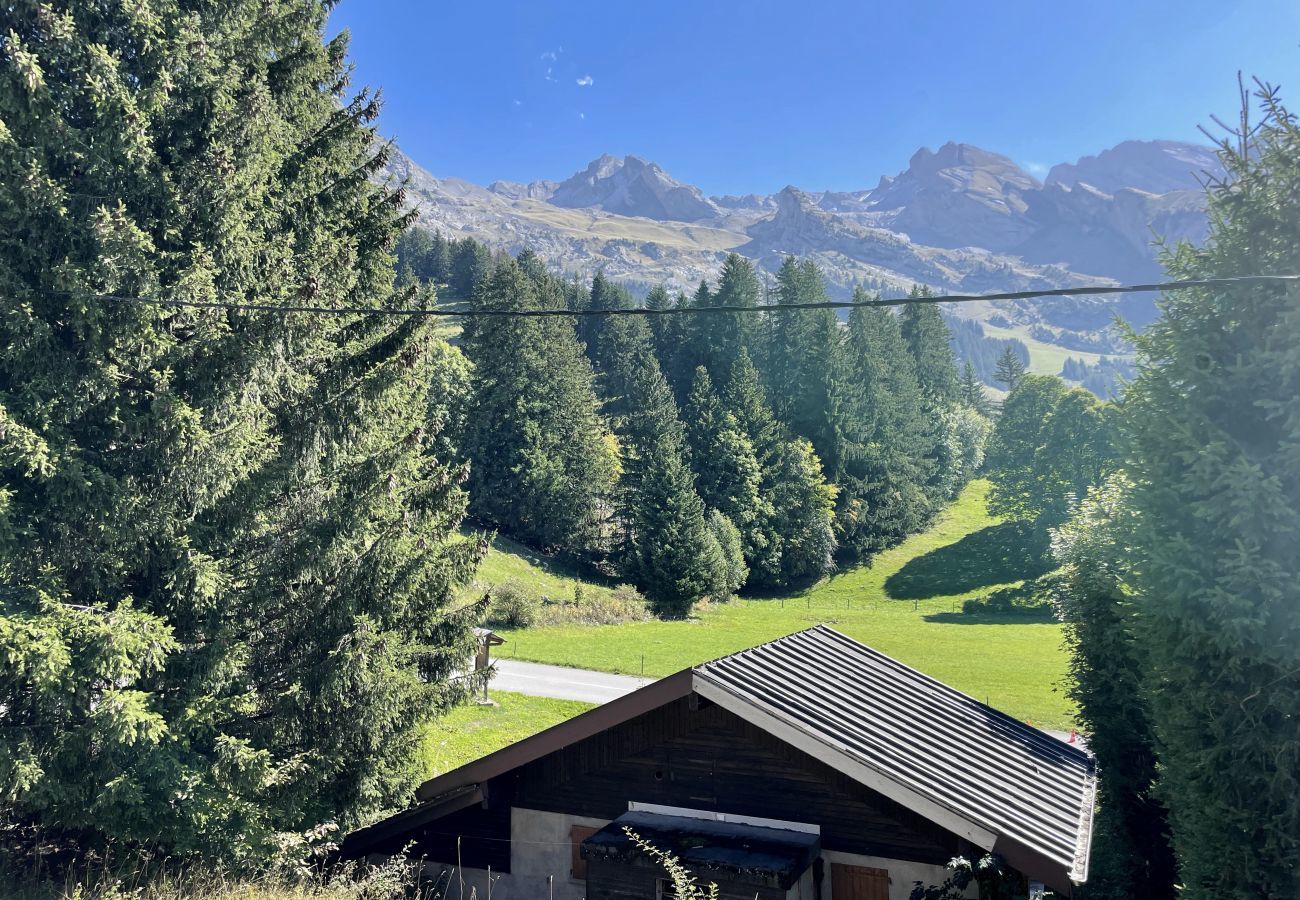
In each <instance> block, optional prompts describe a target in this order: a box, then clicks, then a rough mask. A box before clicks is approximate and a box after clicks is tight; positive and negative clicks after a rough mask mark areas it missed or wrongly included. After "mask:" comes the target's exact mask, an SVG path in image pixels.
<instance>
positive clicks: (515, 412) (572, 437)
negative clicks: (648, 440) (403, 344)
mask: <svg viewBox="0 0 1300 900" xmlns="http://www.w3.org/2000/svg"><path fill="white" fill-rule="evenodd" d="M477 297H478V302H479V303H480V304H481V305H482V307H483V308H485V309H538V308H542V307H551V308H558V307H559V305H560V304H562V302H563V296H562V294H561V292H560V291H559V289H558V286H549V287H548V286H547V285H545V284H544V285H543V290H542V291H541V292H540V294H539V290H538V285H537V284H536V283H535V282H534V281H533V280H532V279H531V278H529V277H528V276H527V275H525V274H524V271H523V270H522V269H521V268H520V267H519V265H518V264H517V263H515V262H513V261H510V260H507V261H505V262H503V263H501V264H500V265H498V266H497V267H496V269H495V270H494V271H493V272H492V274H491V276H490V277H489V278H488V280H487V281H486V282H485V283H484V285H483V287H482V289H481V290H480V291H479V293H478V295H477ZM543 298H549V299H546V300H545V302H543ZM465 355H466V356H467V357H468V359H469V361H470V362H471V363H473V365H474V374H473V380H472V383H471V392H472V399H471V402H470V409H469V411H468V413H467V415H466V424H465V434H464V437H463V440H462V446H463V450H464V453H465V455H466V458H468V459H469V461H470V480H469V485H470V496H471V498H472V501H473V505H472V509H473V510H474V512H475V513H476V514H477V515H478V516H480V517H481V518H482V519H484V520H485V521H487V522H490V523H492V524H494V525H497V526H499V527H501V528H503V529H505V530H506V531H508V532H510V533H511V534H514V535H516V536H517V537H519V539H521V540H523V541H525V542H527V543H530V544H533V545H534V546H537V547H540V548H555V547H563V548H568V549H571V550H585V549H588V548H591V547H593V546H595V545H596V543H597V542H598V537H599V529H600V518H601V517H600V504H601V502H602V501H603V500H604V499H605V498H606V497H608V495H609V493H610V489H611V485H612V481H613V477H614V460H613V457H612V454H611V452H610V450H609V447H608V445H607V443H606V441H605V434H604V427H603V424H602V423H601V420H600V416H599V413H598V407H597V400H596V395H595V392H594V386H593V381H594V376H593V374H592V369H591V364H590V362H588V360H587V358H586V356H585V355H584V354H583V351H582V345H581V344H580V343H578V340H577V338H576V336H575V335H574V331H573V322H572V319H569V318H567V317H565V318H560V317H545V318H506V317H494V318H485V319H481V320H479V321H478V323H477V325H476V327H475V329H474V331H473V333H472V334H471V335H470V336H469V337H468V338H466V340H465Z"/></svg>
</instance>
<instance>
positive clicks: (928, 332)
mask: <svg viewBox="0 0 1300 900" xmlns="http://www.w3.org/2000/svg"><path fill="white" fill-rule="evenodd" d="M910 296H911V297H912V298H914V299H920V298H924V297H929V296H930V291H929V290H928V289H927V288H914V289H913V290H912V293H911V295H910ZM901 324H902V331H903V340H904V341H906V342H907V347H908V349H909V350H910V351H911V353H912V359H913V360H914V361H915V362H916V378H917V381H918V382H919V383H920V385H921V393H922V394H923V395H925V397H926V398H928V399H929V400H931V401H932V402H936V403H941V404H942V403H952V402H954V401H956V400H957V399H958V398H959V396H960V390H959V387H958V383H957V366H956V364H955V363H954V362H953V357H952V345H951V342H950V340H949V333H948V325H947V324H946V323H945V322H944V321H943V314H942V313H941V312H940V311H939V305H938V304H937V303H924V302H922V303H909V304H907V305H906V306H904V307H903V313H902V323H901Z"/></svg>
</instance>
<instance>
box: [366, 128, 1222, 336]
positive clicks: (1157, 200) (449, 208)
mask: <svg viewBox="0 0 1300 900" xmlns="http://www.w3.org/2000/svg"><path fill="white" fill-rule="evenodd" d="M1215 164H1217V158H1216V157H1214V154H1213V151H1212V150H1211V149H1210V148H1206V147H1200V146H1198V145H1194V144H1180V143H1178V142H1173V141H1147V142H1144V141H1125V142H1123V143H1121V144H1119V145H1117V146H1116V147H1114V148H1110V149H1109V150H1106V151H1102V152H1101V153H1099V154H1096V155H1095V156H1088V157H1083V158H1081V159H1080V160H1078V161H1076V162H1074V163H1062V164H1058V165H1057V166H1054V167H1053V168H1052V169H1051V170H1050V171H1049V173H1048V176H1047V178H1045V179H1044V180H1043V181H1041V182H1040V181H1039V180H1038V179H1036V178H1034V177H1033V176H1032V175H1030V174H1029V173H1027V172H1026V171H1025V170H1024V169H1023V168H1022V167H1020V166H1019V165H1017V164H1016V163H1015V162H1014V161H1013V160H1011V159H1010V158H1008V157H1006V156H1003V155H1001V154H998V153H995V152H993V151H990V150H985V149H983V148H980V147H977V146H974V145H971V144H962V143H957V142H948V143H945V144H943V145H941V146H940V147H939V148H938V149H937V150H930V149H929V148H924V147H923V148H920V149H918V150H917V152H916V153H915V154H913V156H912V157H911V159H910V160H909V163H908V167H907V168H906V169H904V170H903V171H901V172H899V173H897V174H895V175H885V176H881V177H880V178H879V179H878V181H877V183H876V186H875V187H874V188H870V189H863V190H860V191H841V192H833V191H823V192H808V191H803V190H801V189H799V188H797V187H795V186H793V185H791V186H788V187H786V188H784V189H783V190H781V191H779V192H777V193H776V194H772V195H764V194H749V195H744V196H724V197H707V196H705V194H704V192H703V191H701V190H700V189H699V188H698V187H696V186H694V185H691V184H688V183H686V182H683V181H680V180H678V179H676V178H674V177H673V176H672V175H670V174H668V173H667V172H666V171H665V170H664V169H663V168H661V167H660V166H659V165H657V164H656V163H654V162H651V161H649V160H646V159H644V158H642V157H639V156H636V155H626V156H623V157H616V156H613V155H609V154H604V155H602V156H600V157H597V158H596V159H594V160H592V161H591V162H590V163H589V164H588V165H587V166H586V167H585V168H583V169H581V170H579V171H578V172H576V173H574V174H573V175H571V176H570V177H569V178H567V179H564V180H562V181H551V180H537V181H532V182H527V183H524V182H510V181H497V182H493V183H492V184H491V185H489V186H487V187H481V186H479V185H476V184H473V183H472V182H468V181H464V180H462V179H457V178H437V177H435V176H433V175H432V174H430V173H429V172H427V171H426V170H424V169H422V168H421V167H420V166H419V165H418V164H416V163H415V162H414V161H413V160H411V159H410V158H409V157H406V156H405V155H404V154H402V153H401V151H400V150H399V151H396V152H395V153H394V154H393V157H392V158H391V159H390V162H389V165H388V167H387V171H386V173H385V174H386V176H387V177H389V178H392V179H395V180H402V179H406V180H407V189H408V192H409V194H410V196H411V197H412V199H413V201H414V203H415V205H416V206H418V208H419V212H418V218H419V221H420V223H421V224H422V225H424V226H425V227H429V228H438V229H442V230H444V231H446V232H449V233H451V234H453V235H469V236H472V237H475V238H476V239H478V240H481V241H483V242H484V243H486V244H488V245H489V246H491V247H493V248H496V249H501V250H505V251H507V252H511V253H517V252H519V251H520V250H522V249H524V248H525V247H528V248H531V249H533V250H535V251H536V252H537V253H538V254H539V255H541V256H542V258H544V259H546V260H547V261H548V264H550V265H551V266H553V267H554V268H556V269H557V270H561V271H564V272H569V273H590V272H592V271H595V270H597V269H601V270H604V271H605V272H606V274H607V275H608V276H610V277H612V278H617V279H620V280H624V281H628V282H636V283H666V284H667V285H669V286H670V287H672V288H676V289H690V288H693V286H694V285H695V284H696V283H698V282H699V281H700V280H702V279H710V280H711V279H713V278H715V277H716V275H717V271H718V269H719V267H720V266H721V263H722V260H723V259H724V258H725V256H726V254H727V253H728V252H732V251H735V252H739V253H741V254H742V255H745V256H749V257H750V258H752V259H754V260H756V261H757V262H758V264H759V266H760V267H761V268H762V269H764V270H767V271H769V272H771V271H774V270H775V268H777V267H778V266H779V264H780V260H781V259H782V258H783V257H784V256H785V255H789V254H795V255H800V256H807V257H810V258H813V259H815V260H816V261H817V262H818V264H819V265H820V266H822V268H823V269H824V270H825V272H826V276H827V281H828V286H829V288H830V290H831V292H832V293H833V294H836V295H840V296H843V295H847V293H848V292H849V291H850V290H851V289H852V287H853V285H854V284H863V285H865V286H867V287H869V288H871V289H874V290H879V291H882V292H885V293H891V294H892V293H902V292H904V291H906V290H908V289H909V288H910V287H911V286H912V285H914V284H925V285H928V286H930V287H932V288H935V289H937V290H959V291H989V290H996V289H1032V288H1034V287H1049V286H1052V287H1054V286H1064V285H1071V284H1083V283H1087V284H1096V283H1103V284H1104V283H1107V282H1118V281H1127V280H1147V279H1149V278H1151V277H1154V276H1158V274H1159V272H1160V268H1159V264H1158V259H1157V254H1156V250H1155V248H1154V246H1153V243H1152V238H1153V237H1154V236H1155V235H1156V234H1159V235H1163V236H1165V237H1167V238H1170V239H1172V240H1189V241H1191V242H1193V243H1197V242H1199V241H1200V240H1202V239H1203V238H1204V235H1205V231H1206V226H1207V223H1206V221H1205V215H1204V203H1203V199H1202V197H1201V195H1200V192H1199V191H1195V190H1191V189H1188V188H1187V187H1186V185H1188V184H1189V183H1190V184H1195V183H1197V182H1196V177H1197V176H1196V174H1195V170H1196V169H1198V168H1199V169H1200V170H1203V171H1208V172H1210V173H1211V175H1212V176H1213V175H1214V174H1216V172H1215V169H1214V165H1215ZM1201 177H1204V176H1201ZM1093 181H1097V182H1101V184H1100V185H1098V184H1093V183H1092V182H1093ZM1126 181H1128V182H1133V184H1124V182H1126ZM1160 188H1169V189H1168V190H1158V189H1160ZM1106 302H1107V301H1105V300H1101V301H1095V302H1094V303H1093V307H1096V308H1092V307H1088V306H1087V304H1081V303H1077V304H1055V305H1053V306H1052V307H1051V308H1050V309H1048V308H1047V307H1045V306H1041V305H1040V307H1041V310H1042V311H1038V310H1039V309H1040V307H1033V306H1031V305H1029V304H1019V305H1010V306H1006V305H1004V306H1001V307H998V308H997V310H996V315H997V316H998V317H999V319H1000V321H1005V322H1012V323H1016V322H1019V323H1024V324H1028V323H1033V322H1046V323H1047V324H1049V325H1052V326H1053V327H1061V328H1067V329H1068V328H1076V327H1079V325H1078V323H1079V322H1080V321H1085V320H1086V321H1087V322H1089V323H1093V324H1091V325H1090V327H1094V328H1095V327H1102V326H1098V325H1096V324H1095V323H1097V322H1102V323H1103V324H1104V322H1105V321H1107V320H1108V318H1109V316H1108V315H1107V314H1103V310H1102V309H1101V307H1100V306H1099V304H1100V305H1104V304H1105V303H1106ZM1142 304H1145V306H1143V305H1142ZM979 306H980V305H978V304H977V305H974V306H970V307H964V308H963V309H962V311H961V314H963V315H974V316H988V315H992V314H993V312H992V307H990V308H988V309H980V308H978V307H979ZM1125 308H1126V309H1127V310H1128V312H1129V313H1130V314H1134V318H1135V319H1136V320H1139V321H1141V320H1144V319H1146V318H1149V317H1150V313H1151V311H1152V310H1153V307H1152V305H1151V303H1150V301H1146V300H1144V301H1141V303H1139V304H1138V305H1137V306H1134V304H1133V302H1131V301H1126V306H1125ZM1062 309H1065V310H1067V311H1066V312H1065V313H1064V314H1060V313H1058V312H1057V311H1059V310H1062ZM1054 316H1055V317H1056V318H1055V320H1054V319H1053V317H1054Z"/></svg>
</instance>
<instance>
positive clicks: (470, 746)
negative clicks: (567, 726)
mask: <svg viewBox="0 0 1300 900" xmlns="http://www.w3.org/2000/svg"><path fill="white" fill-rule="evenodd" d="M489 696H491V698H492V699H493V700H494V701H496V706H479V705H477V704H470V705H468V706H461V707H458V708H456V709H454V710H452V711H451V712H449V713H448V714H447V715H445V716H443V717H442V718H441V719H439V720H438V721H436V722H434V723H433V724H431V725H430V726H429V730H428V732H427V733H426V734H425V738H424V761H425V765H426V769H427V771H428V777H430V778H432V777H433V776H435V775H441V774H442V773H443V772H450V771H451V770H452V769H454V768H456V767H458V766H462V765H464V764H465V763H467V762H470V761H471V760H475V759H478V758H479V757H480V756H485V755H487V754H489V753H491V752H492V751H494V750H500V749H501V748H502V747H505V746H507V745H508V744H513V743H514V742H515V741H518V740H522V739H523V738H526V737H528V736H529V735H533V734H536V733H537V732H539V731H542V730H544V729H547V728H550V727H551V726H552V725H555V724H556V723H558V722H563V721H564V720H565V719H568V718H572V717H573V716H576V715H577V714H578V713H580V712H585V711H587V710H589V709H591V704H590V703H579V702H577V701H575V700H552V699H550V698H548V697H528V696H526V695H524V694H512V693H509V692H508V691H491V692H490V694H489Z"/></svg>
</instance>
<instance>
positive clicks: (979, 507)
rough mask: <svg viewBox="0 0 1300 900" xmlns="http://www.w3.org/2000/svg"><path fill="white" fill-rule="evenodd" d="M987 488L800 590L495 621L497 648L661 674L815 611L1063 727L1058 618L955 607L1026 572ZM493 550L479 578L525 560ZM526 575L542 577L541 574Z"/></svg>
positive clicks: (970, 491) (973, 489)
mask: <svg viewBox="0 0 1300 900" xmlns="http://www.w3.org/2000/svg"><path fill="white" fill-rule="evenodd" d="M987 490H988V484H987V482H983V481H977V482H974V483H972V484H971V485H969V486H968V487H967V489H966V490H965V492H964V493H963V494H962V495H961V497H959V498H958V499H957V501H956V502H954V503H953V505H952V506H951V507H950V508H949V509H948V510H947V511H946V512H945V513H944V514H943V515H942V516H941V517H940V518H939V520H938V521H937V522H936V523H935V525H934V526H933V527H932V528H930V529H929V530H928V531H926V532H924V533H922V534H918V535H914V536H913V537H911V538H909V539H908V540H907V541H905V542H903V543H902V544H900V545H899V546H898V547H895V548H894V549H892V550H889V551H887V552H885V553H882V554H881V555H880V556H879V557H877V559H876V561H875V563H874V565H872V566H870V567H860V568H855V569H851V570H848V571H846V572H843V573H841V574H838V575H836V576H834V577H832V578H828V579H826V580H824V581H822V582H820V583H818V584H816V585H814V586H813V587H811V588H809V589H807V590H800V591H794V592H791V593H789V594H786V595H785V596H783V597H774V598H763V599H753V600H738V601H735V602H733V603H729V604H724V605H718V606H714V607H712V608H709V609H706V610H704V611H702V612H701V613H700V615H699V616H698V618H696V619H693V620H691V621H686V622H660V621H654V622H644V623H634V624H629V625H614V626H605V627H599V628H591V627H568V628H538V629H531V630H527V631H520V632H503V634H505V636H506V637H507V638H508V641H509V642H508V643H507V644H506V646H504V647H502V648H501V650H500V653H501V655H503V656H514V657H518V658H519V659H529V660H535V661H538V662H548V663H557V664H560V665H567V666H578V667H584V668H592V669H601V670H605V671H610V672H630V673H633V674H639V673H640V672H641V670H642V665H644V671H645V673H646V674H648V675H668V674H671V673H672V672H675V671H678V670H679V669H682V668H686V667H688V666H691V665H694V664H696V663H699V662H702V661H704V660H708V659H713V658H715V657H718V656H723V655H725V654H727V653H731V652H734V651H736V650H740V649H743V648H745V647H752V646H754V645H755V644H760V643H762V642H764V641H768V640H771V639H773V638H776V637H780V636H781V635H784V634H789V633H791V632H793V631H798V630H800V629H803V628H807V627H809V626H810V625H813V624H816V623H818V622H824V623H826V624H828V625H831V626H833V627H835V628H838V629H839V630H841V631H843V632H845V633H846V634H848V635H851V636H852V637H854V638H857V639H859V640H861V641H864V642H865V643H867V644H870V645H871V646H873V647H875V648H877V649H878V650H881V651H882V652H884V653H888V654H890V655H891V656H894V657H896V658H898V659H900V660H902V661H903V662H905V663H908V664H909V665H912V666H915V667H916V668H918V669H921V670H922V671H924V672H926V673H927V674H929V675H933V676H934V677H936V678H938V679H940V680H942V681H945V682H947V683H949V684H951V685H953V686H954V687H957V688H960V689H961V690H964V691H966V692H968V693H970V694H972V695H973V696H975V697H978V698H979V699H980V700H987V701H988V702H989V703H992V704H993V705H994V706H996V707H999V708H1001V709H1003V710H1005V711H1006V712H1008V713H1010V714H1012V715H1015V716H1018V717H1020V718H1024V719H1030V720H1032V721H1033V722H1034V724H1035V725H1040V726H1044V727H1069V724H1070V722H1071V710H1070V705H1069V703H1068V702H1067V701H1066V699H1065V698H1064V697H1063V696H1062V695H1061V693H1060V692H1059V690H1057V689H1056V686H1057V684H1058V683H1059V682H1060V681H1061V679H1062V678H1063V676H1064V674H1065V668H1066V655H1065V652H1064V651H1063V650H1062V648H1061V632H1060V626H1058V625H1057V624H1055V623H1053V622H1047V621H1030V620H1026V619H1024V618H1017V617H1014V616H993V615H963V614H961V613H960V612H959V610H960V609H961V601H962V600H964V599H966V598H969V597H982V596H986V595H987V594H989V593H991V592H992V591H994V590H996V589H997V588H999V587H1005V586H1009V585H1014V584H1018V583H1020V581H1021V580H1022V579H1023V578H1024V577H1025V575H1027V574H1030V573H1031V572H1030V570H1031V568H1032V567H1031V566H1030V565H1029V564H1028V563H1027V561H1026V560H1025V559H1024V558H1023V553H1022V552H1021V551H1020V547H1019V545H1018V540H1017V535H1016V532H1015V529H1014V528H1012V527H1011V526H1008V525H1002V524H1000V523H998V522H997V521H996V520H994V519H991V518H990V517H989V516H988V514H987V513H986V512H985V505H984V498H985V495H986V493H987ZM498 552H499V551H498ZM496 556H497V553H494V554H493V555H492V556H490V557H489V560H488V562H487V564H486V565H485V568H484V571H483V572H482V573H480V578H482V579H483V580H485V581H491V580H492V579H493V577H494V573H496V572H500V571H505V570H509V571H511V572H512V573H514V574H515V575H516V577H520V576H519V574H518V573H521V572H524V573H527V572H530V571H531V568H535V567H534V566H532V564H531V563H528V562H527V561H524V560H522V559H516V560H510V561H507V560H505V559H501V558H494V557H496ZM528 577H531V578H535V579H537V580H538V582H539V583H541V582H544V581H545V580H546V578H547V577H549V576H548V575H547V573H545V572H538V573H536V574H532V575H529V576H528ZM569 590H570V591H571V590H572V583H571V581H570V582H569ZM954 609H955V610H958V612H954ZM643 660H644V662H643Z"/></svg>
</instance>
